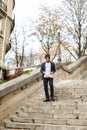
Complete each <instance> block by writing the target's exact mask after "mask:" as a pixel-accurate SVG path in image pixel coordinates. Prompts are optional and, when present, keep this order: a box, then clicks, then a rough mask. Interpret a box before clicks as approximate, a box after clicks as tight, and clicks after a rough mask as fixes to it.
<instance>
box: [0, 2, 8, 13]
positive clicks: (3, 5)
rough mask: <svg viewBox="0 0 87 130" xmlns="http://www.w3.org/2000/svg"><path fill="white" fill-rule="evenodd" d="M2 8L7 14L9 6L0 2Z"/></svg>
mask: <svg viewBox="0 0 87 130" xmlns="http://www.w3.org/2000/svg"><path fill="white" fill-rule="evenodd" d="M0 8H2V9H3V10H4V11H6V12H7V5H6V4H5V3H4V2H2V1H1V0H0Z"/></svg>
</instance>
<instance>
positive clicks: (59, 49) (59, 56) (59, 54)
mask: <svg viewBox="0 0 87 130" xmlns="http://www.w3.org/2000/svg"><path fill="white" fill-rule="evenodd" d="M57 34H58V61H59V63H61V47H60V44H61V41H60V30H57Z"/></svg>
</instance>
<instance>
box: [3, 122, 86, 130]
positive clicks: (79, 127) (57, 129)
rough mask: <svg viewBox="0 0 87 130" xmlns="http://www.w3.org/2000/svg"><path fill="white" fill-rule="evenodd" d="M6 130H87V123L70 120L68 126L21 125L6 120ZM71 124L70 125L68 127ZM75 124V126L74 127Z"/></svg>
mask: <svg viewBox="0 0 87 130" xmlns="http://www.w3.org/2000/svg"><path fill="white" fill-rule="evenodd" d="M4 124H5V128H11V129H28V130H37V127H41V128H42V130H87V122H86V121H79V123H78V121H76V120H69V121H67V125H54V124H44V123H43V124H41V123H20V122H11V121H9V120H6V121H5V122H4ZM68 124H69V125H68ZM72 124H75V125H72Z"/></svg>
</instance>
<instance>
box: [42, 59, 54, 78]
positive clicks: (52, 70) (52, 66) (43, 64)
mask: <svg viewBox="0 0 87 130" xmlns="http://www.w3.org/2000/svg"><path fill="white" fill-rule="evenodd" d="M50 63H51V72H53V73H54V72H55V71H56V69H55V64H54V62H51V61H50ZM45 64H46V62H43V63H42V65H41V70H40V72H41V73H42V78H44V74H43V72H44V71H45V69H46V68H45Z"/></svg>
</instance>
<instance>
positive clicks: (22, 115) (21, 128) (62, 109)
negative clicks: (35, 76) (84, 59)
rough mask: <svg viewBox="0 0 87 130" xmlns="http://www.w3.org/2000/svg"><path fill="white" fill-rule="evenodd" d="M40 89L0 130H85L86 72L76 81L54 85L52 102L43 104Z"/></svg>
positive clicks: (63, 81)
mask: <svg viewBox="0 0 87 130" xmlns="http://www.w3.org/2000/svg"><path fill="white" fill-rule="evenodd" d="M43 100H44V91H43V87H42V88H41V89H40V90H39V91H38V92H36V95H34V96H32V98H30V99H29V100H28V101H27V102H26V103H25V104H23V105H22V106H20V108H19V109H18V110H15V112H13V113H12V114H10V117H9V118H8V119H6V120H4V123H3V126H1V127H0V130H87V71H85V72H84V73H83V74H82V76H81V78H80V79H79V80H61V81H59V82H58V83H56V84H55V101H54V102H52V101H50V102H47V103H46V102H43Z"/></svg>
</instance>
